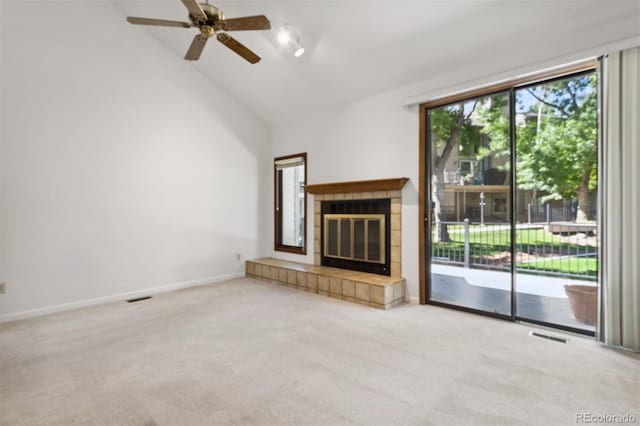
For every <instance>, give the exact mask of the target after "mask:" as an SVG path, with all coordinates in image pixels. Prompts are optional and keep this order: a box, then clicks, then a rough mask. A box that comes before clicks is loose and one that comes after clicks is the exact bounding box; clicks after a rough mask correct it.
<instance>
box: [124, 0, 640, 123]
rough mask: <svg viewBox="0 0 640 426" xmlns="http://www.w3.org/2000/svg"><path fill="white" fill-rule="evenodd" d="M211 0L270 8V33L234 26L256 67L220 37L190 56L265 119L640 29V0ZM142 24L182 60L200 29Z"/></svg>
mask: <svg viewBox="0 0 640 426" xmlns="http://www.w3.org/2000/svg"><path fill="white" fill-rule="evenodd" d="M211 3H212V4H214V5H215V6H217V7H219V8H220V9H221V10H223V11H224V13H225V15H226V17H228V18H233V17H239V16H246V15H256V14H265V15H267V17H268V18H269V19H270V21H271V24H272V28H273V29H272V30H271V31H253V32H238V33H234V34H233V35H234V37H236V38H237V39H238V40H239V41H241V42H242V43H244V44H246V45H247V46H248V47H250V48H251V49H252V50H254V51H255V52H256V53H258V54H259V55H260V56H262V61H261V62H259V63H258V64H256V65H250V64H249V63H247V62H246V61H244V60H243V59H242V58H240V57H239V56H237V55H235V54H233V53H232V52H230V51H228V50H227V49H226V48H225V47H224V46H222V45H221V44H219V43H216V42H210V43H209V44H208V46H207V48H206V49H205V51H204V53H203V55H202V57H201V58H200V60H199V61H197V62H193V63H191V66H193V67H195V68H196V69H197V70H198V71H199V72H201V73H202V74H203V75H205V76H206V77H207V79H209V80H210V81H211V82H212V83H214V84H215V85H217V86H218V87H221V88H223V89H224V90H226V91H228V92H229V93H230V94H231V95H233V96H234V97H236V98H237V99H238V100H239V101H241V102H243V103H244V104H245V105H246V106H247V107H249V108H251V109H252V110H254V111H255V112H256V113H257V114H258V115H259V116H261V117H262V118H263V119H264V120H265V121H267V122H277V121H283V120H286V119H287V118H288V117H292V116H295V115H296V114H300V113H303V112H309V111H313V110H314V109H317V108H328V107H331V106H332V105H336V104H339V103H341V102H346V101H351V100H356V99H359V98H363V97H366V96H370V95H374V94H376V93H380V92H384V91H387V90H391V89H394V88H398V87H402V86H405V85H410V84H414V83H417V82H420V81H423V80H427V79H431V78H434V77H438V76H442V75H446V74H447V73H452V72H454V71H456V70H458V69H460V68H462V67H468V66H470V65H471V64H474V63H478V62H483V61H484V62H487V61H492V60H493V59H494V58H495V57H500V56H509V55H514V54H515V53H517V54H518V55H517V58H518V60H519V61H524V62H525V63H524V64H528V63H535V62H536V61H540V60H543V59H551V58H553V57H556V56H561V55H563V54H567V53H570V52H572V51H580V50H582V49H586V48H589V47H593V46H597V45H601V44H605V43H611V42H614V41H616V40H621V39H625V38H629V37H638V36H639V35H640V1H593V0H566V1H549V0H547V1H518V0H511V1H482V0H466V1H452V0H450V1H427V0H422V1H403V0H396V1H353V0H352V1H346V0H343V1H313V0H309V1H304V0H299V1H294V0H289V1H268V0H264V1H241V0H220V1H218V0H212V1H211ZM114 4H115V5H116V7H117V8H118V9H119V10H120V11H122V13H123V22H124V16H125V15H130V16H144V17H153V18H160V19H174V20H186V9H185V8H184V6H183V4H182V3H181V2H180V1H179V0H162V1H126V2H125V1H114ZM285 23H289V24H293V25H295V26H297V27H298V28H299V29H300V31H301V34H302V43H303V45H304V46H305V48H306V53H305V54H304V55H303V56H302V57H300V58H294V57H293V55H291V54H290V53H289V52H286V51H283V50H282V49H281V48H279V46H278V45H277V43H276V32H277V31H276V30H277V28H278V27H279V26H280V25H282V24H285ZM127 25H128V24H127ZM137 30H138V31H147V32H148V33H149V34H151V35H152V36H153V37H155V38H157V40H159V41H160V42H161V43H162V44H163V45H165V46H166V47H167V48H168V49H169V50H170V51H171V52H172V53H173V54H175V59H176V61H180V60H182V57H183V56H184V53H185V52H186V49H187V47H188V46H189V44H190V43H191V40H192V38H193V37H194V35H195V34H196V32H197V31H196V30H195V29H182V28H157V27H138V28H137ZM132 43H135V40H132ZM529 53H530V54H531V58H530V60H529V59H527V58H528V57H527V55H528V54H529ZM141 54H143V52H141ZM545 55H546V56H547V57H544V56H545ZM514 57H516V56H514ZM528 60H529V62H527V61H528ZM524 64H514V66H515V65H524Z"/></svg>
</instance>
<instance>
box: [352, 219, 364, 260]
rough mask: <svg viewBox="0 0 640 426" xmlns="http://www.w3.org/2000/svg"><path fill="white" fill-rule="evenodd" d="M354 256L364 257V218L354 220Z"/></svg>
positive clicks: (357, 257)
mask: <svg viewBox="0 0 640 426" xmlns="http://www.w3.org/2000/svg"><path fill="white" fill-rule="evenodd" d="M353 257H354V258H355V259H364V220H362V219H356V220H354V221H353Z"/></svg>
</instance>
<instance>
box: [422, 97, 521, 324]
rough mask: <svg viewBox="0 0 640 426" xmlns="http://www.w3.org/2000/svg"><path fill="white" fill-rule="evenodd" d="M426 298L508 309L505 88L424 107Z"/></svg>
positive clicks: (508, 195) (494, 310)
mask: <svg viewBox="0 0 640 426" xmlns="http://www.w3.org/2000/svg"><path fill="white" fill-rule="evenodd" d="M428 119H429V129H428V132H429V144H430V146H429V147H428V149H429V150H430V153H431V155H429V161H430V164H429V173H430V180H431V182H430V184H431V206H430V207H431V209H432V212H433V214H432V218H433V221H432V224H433V226H432V227H431V236H430V237H431V247H432V253H431V277H430V278H431V280H430V282H431V287H430V288H431V293H430V299H431V300H433V301H438V302H442V303H447V304H451V305H456V306H461V307H467V308H473V309H478V310H482V311H487V312H492V313H498V314H503V315H510V314H511V216H510V210H511V185H510V173H511V164H510V158H511V142H510V141H511V137H510V124H509V123H510V121H509V96H508V93H501V94H496V95H493V96H487V97H482V98H478V99H472V100H469V101H464V102H460V103H456V104H451V105H446V106H442V107H439V108H434V109H430V110H429V111H428Z"/></svg>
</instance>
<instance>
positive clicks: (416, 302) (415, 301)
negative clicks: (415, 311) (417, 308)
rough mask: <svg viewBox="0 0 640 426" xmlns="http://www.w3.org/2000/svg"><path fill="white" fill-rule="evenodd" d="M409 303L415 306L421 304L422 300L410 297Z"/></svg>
mask: <svg viewBox="0 0 640 426" xmlns="http://www.w3.org/2000/svg"><path fill="white" fill-rule="evenodd" d="M409 303H413V304H414V305H419V304H420V299H418V298H417V297H415V296H409Z"/></svg>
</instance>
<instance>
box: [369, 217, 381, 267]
mask: <svg viewBox="0 0 640 426" xmlns="http://www.w3.org/2000/svg"><path fill="white" fill-rule="evenodd" d="M380 244H381V241H380V221H377V220H368V221H367V250H368V260H370V261H372V262H379V261H380V259H381V258H380V249H381V247H380Z"/></svg>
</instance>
